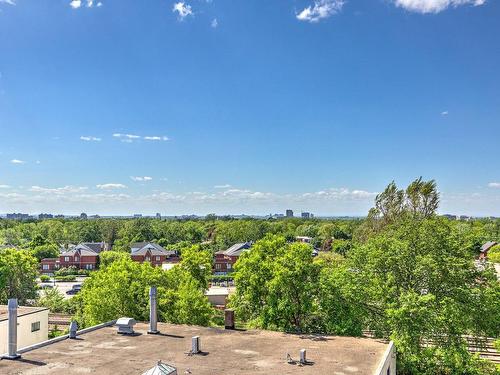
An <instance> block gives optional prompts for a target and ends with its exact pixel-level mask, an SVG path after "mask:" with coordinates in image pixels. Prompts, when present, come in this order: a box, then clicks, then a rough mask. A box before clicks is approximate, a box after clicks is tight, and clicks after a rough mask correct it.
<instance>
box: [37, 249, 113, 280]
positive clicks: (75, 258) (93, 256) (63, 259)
mask: <svg viewBox="0 0 500 375" xmlns="http://www.w3.org/2000/svg"><path fill="white" fill-rule="evenodd" d="M105 246H106V245H105V243H104V242H88V243H80V244H78V245H76V246H73V247H71V248H70V249H69V250H66V251H64V252H62V253H61V255H60V256H59V258H47V259H42V262H41V264H42V273H54V271H56V270H58V269H60V268H67V267H75V268H77V269H81V270H95V269H96V268H97V267H98V266H99V254H100V252H101V251H103V250H104V249H105Z"/></svg>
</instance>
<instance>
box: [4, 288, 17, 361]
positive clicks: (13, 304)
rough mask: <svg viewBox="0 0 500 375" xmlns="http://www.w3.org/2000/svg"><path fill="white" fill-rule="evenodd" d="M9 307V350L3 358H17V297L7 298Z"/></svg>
mask: <svg viewBox="0 0 500 375" xmlns="http://www.w3.org/2000/svg"><path fill="white" fill-rule="evenodd" d="M7 306H8V309H9V338H8V346H9V352H8V354H7V355H6V356H4V357H3V358H4V359H18V358H20V357H21V356H20V355H19V354H18V353H17V298H11V299H9V301H8V303H7Z"/></svg>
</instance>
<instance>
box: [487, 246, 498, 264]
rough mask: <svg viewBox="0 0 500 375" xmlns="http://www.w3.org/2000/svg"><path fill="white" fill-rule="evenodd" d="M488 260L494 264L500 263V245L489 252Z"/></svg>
mask: <svg viewBox="0 0 500 375" xmlns="http://www.w3.org/2000/svg"><path fill="white" fill-rule="evenodd" d="M488 260H489V261H490V262H493V263H500V245H495V246H493V247H492V248H491V249H490V250H489V251H488Z"/></svg>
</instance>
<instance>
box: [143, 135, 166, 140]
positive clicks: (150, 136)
mask: <svg viewBox="0 0 500 375" xmlns="http://www.w3.org/2000/svg"><path fill="white" fill-rule="evenodd" d="M144 139H145V140H146V141H168V140H169V138H168V137H166V136H157V135H148V136H145V137H144Z"/></svg>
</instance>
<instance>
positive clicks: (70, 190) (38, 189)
mask: <svg viewBox="0 0 500 375" xmlns="http://www.w3.org/2000/svg"><path fill="white" fill-rule="evenodd" d="M87 189H88V188H87V187H86V186H71V185H67V186H63V187H58V188H47V187H42V186H36V185H35V186H32V187H31V188H29V189H28V190H29V191H31V192H34V193H42V194H57V195H62V194H75V193H81V192H83V191H85V190H87Z"/></svg>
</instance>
